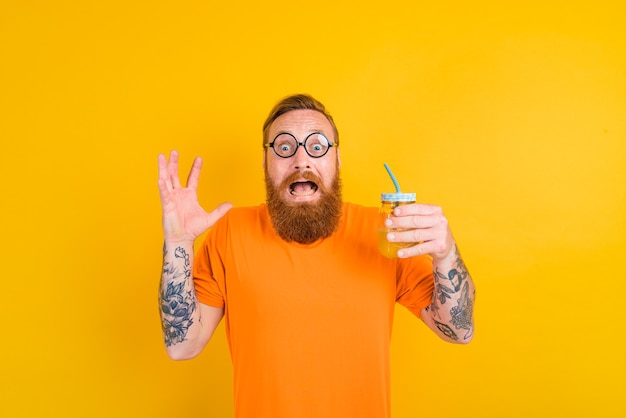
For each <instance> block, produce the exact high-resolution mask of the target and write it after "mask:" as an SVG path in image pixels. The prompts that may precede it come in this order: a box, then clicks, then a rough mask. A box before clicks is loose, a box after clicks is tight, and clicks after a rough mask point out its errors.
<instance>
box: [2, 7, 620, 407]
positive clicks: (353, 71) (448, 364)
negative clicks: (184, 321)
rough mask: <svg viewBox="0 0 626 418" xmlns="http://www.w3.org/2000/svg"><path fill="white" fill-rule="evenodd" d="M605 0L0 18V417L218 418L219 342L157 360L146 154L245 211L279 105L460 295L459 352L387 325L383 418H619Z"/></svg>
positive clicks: (403, 319)
mask: <svg viewBox="0 0 626 418" xmlns="http://www.w3.org/2000/svg"><path fill="white" fill-rule="evenodd" d="M622 3H623V2H619V1H613V0H598V1H584V2H582V1H578V2H556V1H552V2H551V1H545V0H542V1H536V0H530V1H524V2H521V1H517V2H495V1H493V2H491V1H486V0H484V1H473V2H463V1H452V0H448V1H446V0H444V1H428V2H426V1H391V2H379V1H377V2H370V1H365V2H363V1H360V2H352V3H346V2H343V3H342V2H337V1H330V0H322V1H320V2H313V3H298V2H252V1H250V2H244V3H240V2H237V1H231V2H208V1H204V2H203V1H188V0H183V1H179V2H166V1H158V0H157V1H149V2H148V1H120V0H111V1H100V2H89V1H87V2H84V1H56V2H52V1H51V2H44V1H37V0H35V1H20V2H18V1H9V0H2V1H1V3H0V60H1V61H0V83H1V85H0V138H1V142H2V147H1V151H2V154H1V155H2V157H1V163H0V175H1V178H2V186H1V192H0V193H1V196H2V204H1V209H2V216H1V218H0V228H1V237H2V247H1V252H0V254H1V256H0V257H1V258H0V266H2V273H1V277H2V281H1V286H2V287H1V289H2V298H1V300H2V303H1V305H0V306H1V311H2V331H1V335H2V337H1V338H2V340H1V344H2V345H1V346H2V352H1V353H0V354H1V357H0V358H1V360H0V362H1V366H0V397H1V401H0V416H3V417H5V416H6V417H48V416H67V417H111V416H146V417H170V416H174V415H176V416H187V415H194V416H205V417H229V416H232V406H231V404H232V393H231V392H232V388H231V385H232V378H231V365H230V359H229V356H228V351H227V346H226V341H225V338H224V332H223V327H222V326H220V328H219V329H218V332H217V334H216V336H215V338H214V340H213V341H212V343H211V344H210V345H209V346H208V347H207V349H206V350H205V352H204V353H203V354H202V355H201V356H200V357H199V358H197V359H194V360H192V361H188V362H178V363H177V362H172V361H170V360H169V359H168V358H167V357H166V354H165V350H164V348H163V346H162V339H161V331H160V326H159V319H158V313H157V312H158V310H157V303H156V301H157V286H158V281H159V276H160V266H161V245H162V243H161V240H162V236H161V231H160V206H159V199H158V192H157V186H156V178H157V170H156V156H157V154H158V153H160V152H168V151H169V150H170V149H172V148H176V149H178V150H179V151H180V152H181V155H182V166H183V167H184V170H183V171H185V175H186V171H187V167H189V164H190V163H191V160H192V158H193V156H195V155H201V156H203V157H204V158H205V168H204V170H203V173H202V178H201V185H200V194H201V196H200V200H201V202H202V204H203V205H205V206H206V207H207V208H211V207H213V206H215V205H216V204H217V203H219V202H221V201H225V200H229V201H232V202H233V203H235V204H236V205H251V204H257V203H259V202H260V201H262V200H263V199H264V188H263V181H262V169H261V150H260V142H261V139H260V138H261V136H260V135H261V124H262V121H263V119H264V118H265V116H266V114H267V112H268V110H269V109H270V107H271V106H272V105H273V104H274V103H275V101H276V100H277V99H279V98H281V97H283V96H285V95H287V94H290V93H295V92H308V93H311V94H313V95H314V96H316V97H317V98H319V99H320V100H321V101H322V102H324V103H325V104H326V105H327V106H328V108H329V109H330V111H331V112H332V113H333V115H334V117H335V119H336V121H337V123H338V126H339V130H340V135H341V140H342V145H341V152H342V160H343V167H342V174H343V179H344V195H345V198H346V199H348V200H351V201H356V202H359V203H363V204H367V205H375V206H378V204H379V196H380V195H379V194H380V193H381V192H384V191H392V184H391V182H390V180H389V178H388V177H387V174H386V172H385V171H384V168H383V163H384V162H387V163H389V165H390V166H391V167H392V169H393V170H394V172H395V174H396V176H397V177H398V178H399V180H400V183H401V185H402V187H403V189H404V190H405V191H415V192H416V193H417V196H418V200H420V201H421V202H424V203H435V204H439V205H441V206H442V207H443V208H444V210H445V213H446V214H447V216H448V218H449V219H450V223H451V226H452V228H453V231H454V233H455V236H456V238H457V240H458V242H459V245H460V248H461V251H462V253H463V255H464V258H465V260H466V263H467V264H468V266H469V268H470V271H471V273H472V274H473V276H474V279H475V281H476V284H477V289H478V300H477V305H476V313H475V316H476V324H477V331H476V335H475V340H474V342H473V343H472V344H470V345H469V346H453V345H446V344H445V343H443V342H440V341H439V340H437V339H436V337H435V336H434V334H432V333H430V332H428V331H426V330H425V327H424V326H423V325H422V324H421V323H420V322H419V321H418V320H416V319H414V318H413V317H411V316H410V315H409V314H408V313H407V311H406V310H405V309H403V308H398V310H397V317H396V323H395V328H394V336H393V341H392V354H393V363H392V364H393V370H392V373H393V381H392V385H393V387H392V390H393V411H394V417H395V418H401V417H407V418H408V417H417V416H421V417H428V416H456V417H529V416H531V417H570V416H598V417H617V416H626V405H625V403H626V401H625V400H624V394H625V393H626V389H625V383H624V381H625V380H624V373H625V372H626V366H625V352H626V350H625V348H626V347H624V343H623V339H624V338H623V333H624V326H625V319H626V315H625V314H624V305H625V298H626V292H625V290H626V286H625V285H624V282H625V281H626V274H625V273H624V271H625V269H624V261H625V257H624V251H625V249H626V222H625V219H626V193H625V185H626V168H625V167H626V123H625V120H626V117H625V116H626V29H624V21H625V18H626V13H625V10H624V6H621V5H620V4H622ZM452 411H454V412H452Z"/></svg>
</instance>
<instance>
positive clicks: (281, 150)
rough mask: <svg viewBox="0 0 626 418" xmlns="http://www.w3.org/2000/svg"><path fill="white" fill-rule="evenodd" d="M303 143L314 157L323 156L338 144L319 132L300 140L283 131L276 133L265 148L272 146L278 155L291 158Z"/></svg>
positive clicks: (308, 152)
mask: <svg viewBox="0 0 626 418" xmlns="http://www.w3.org/2000/svg"><path fill="white" fill-rule="evenodd" d="M301 145H302V146H303V147H304V150H305V151H306V153H307V154H309V155H310V156H311V157H313V158H320V157H323V156H324V155H326V153H327V152H328V150H329V149H330V148H331V147H334V146H337V144H335V143H334V142H330V141H329V140H328V138H326V137H325V136H324V135H323V134H321V133H319V132H313V133H312V134H310V135H309V136H307V137H306V138H305V139H304V141H303V142H298V140H297V139H296V137H295V136H293V135H292V134H289V133H286V132H283V133H280V134H278V135H276V137H275V138H274V140H273V141H272V142H270V143H269V144H265V148H267V147H270V148H272V149H273V150H274V152H275V153H276V155H278V156H279V157H281V158H289V157H292V156H294V155H295V154H296V151H298V147H299V146H301Z"/></svg>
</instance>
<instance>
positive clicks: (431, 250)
mask: <svg viewBox="0 0 626 418" xmlns="http://www.w3.org/2000/svg"><path fill="white" fill-rule="evenodd" d="M441 247H442V245H441V244H440V243H439V242H438V241H424V242H421V243H418V244H415V245H413V246H411V247H407V248H402V249H400V250H398V257H400V258H408V257H417V256H420V255H424V254H435V253H438V252H440V251H441Z"/></svg>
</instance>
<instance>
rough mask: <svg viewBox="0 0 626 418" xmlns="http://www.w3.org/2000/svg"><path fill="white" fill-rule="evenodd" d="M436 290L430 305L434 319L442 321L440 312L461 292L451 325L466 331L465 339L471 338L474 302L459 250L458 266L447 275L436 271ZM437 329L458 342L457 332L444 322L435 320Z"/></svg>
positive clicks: (451, 315)
mask: <svg viewBox="0 0 626 418" xmlns="http://www.w3.org/2000/svg"><path fill="white" fill-rule="evenodd" d="M434 276H435V289H434V292H433V301H432V303H431V305H430V307H429V308H430V309H431V310H432V315H433V318H438V319H442V317H441V313H440V312H439V310H440V309H441V308H442V305H444V304H446V302H447V301H448V300H449V299H452V295H455V294H457V293H459V292H460V295H459V298H458V299H457V304H456V306H453V307H452V308H451V309H450V317H451V319H450V323H451V325H453V326H454V328H456V329H457V330H465V331H466V332H465V334H464V335H463V339H464V340H466V339H468V338H470V337H471V336H472V334H473V319H472V313H473V302H472V298H471V297H470V295H469V282H468V280H467V278H468V277H469V273H468V272H467V268H466V267H465V263H463V260H462V259H461V255H460V254H459V251H458V249H456V266H455V268H453V269H451V270H450V271H449V272H448V273H447V274H443V273H442V272H441V271H439V270H438V269H435V273H434ZM435 325H436V326H437V328H438V329H439V330H440V331H441V332H442V333H443V334H444V335H446V336H447V337H449V338H451V339H453V340H458V339H459V336H457V334H456V332H455V331H454V330H453V329H452V327H450V326H449V325H446V324H444V323H442V322H439V321H437V320H435Z"/></svg>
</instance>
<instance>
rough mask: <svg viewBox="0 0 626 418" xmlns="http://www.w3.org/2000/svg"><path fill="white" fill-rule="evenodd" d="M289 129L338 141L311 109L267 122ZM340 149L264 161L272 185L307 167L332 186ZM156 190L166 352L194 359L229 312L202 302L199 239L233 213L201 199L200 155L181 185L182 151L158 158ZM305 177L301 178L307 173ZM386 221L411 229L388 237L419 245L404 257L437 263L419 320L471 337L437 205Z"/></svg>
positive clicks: (470, 299)
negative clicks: (196, 268) (196, 277)
mask: <svg viewBox="0 0 626 418" xmlns="http://www.w3.org/2000/svg"><path fill="white" fill-rule="evenodd" d="M281 132H288V133H291V134H292V135H294V136H295V137H296V138H297V139H298V141H304V139H305V138H306V137H307V135H309V134H310V133H313V132H321V133H323V134H324V135H325V136H326V137H327V138H329V140H331V141H333V142H334V141H335V137H334V131H333V129H332V126H331V125H330V123H329V122H328V120H327V119H326V117H325V116H324V115H322V114H321V113H319V112H316V111H314V110H295V111H291V112H288V113H286V114H284V115H281V116H280V117H279V118H277V119H276V120H275V121H274V122H273V123H272V125H271V126H270V131H269V134H270V135H269V137H270V138H272V139H273V138H274V137H275V136H276V135H277V134H278V133H281ZM339 153H340V152H339V148H337V147H332V148H330V150H329V151H328V153H327V154H326V155H325V156H324V157H322V158H312V157H310V156H309V155H308V154H307V153H306V151H305V150H304V148H303V147H298V150H297V152H296V154H295V155H294V156H292V157H291V158H280V157H278V156H277V155H276V154H275V153H274V151H273V150H272V149H270V148H267V149H266V151H265V154H264V160H263V165H264V167H265V168H266V169H267V172H268V174H269V178H270V179H271V180H272V182H273V183H274V185H279V184H280V183H281V182H282V180H284V179H285V178H287V177H288V176H290V175H291V174H293V173H302V172H304V171H310V172H312V173H313V174H315V175H317V176H318V177H319V178H320V179H321V181H322V182H323V183H324V184H325V185H326V187H327V188H330V186H331V183H332V180H333V179H334V177H335V176H336V175H337V174H338V170H339V168H340V165H341V159H340V155H339ZM158 165H159V180H158V186H159V193H160V198H161V205H162V211H163V219H162V221H163V231H164V246H163V271H162V276H161V285H160V290H159V301H160V305H161V310H160V313H161V320H162V324H163V333H164V339H165V345H166V349H167V352H168V355H169V356H170V357H171V358H172V359H176V360H182V359H188V358H192V357H195V356H196V355H198V354H199V353H200V352H201V351H202V349H203V348H204V346H205V345H206V344H207V343H208V342H209V340H210V339H211V336H212V335H213V332H214V331H215V329H216V327H217V325H218V324H219V322H220V320H221V319H222V317H223V315H224V309H223V308H214V307H211V306H207V305H204V304H202V303H200V302H198V300H197V298H196V293H195V289H194V286H193V278H192V277H191V269H192V266H193V257H194V241H195V240H196V238H198V237H199V236H200V235H201V234H203V233H204V232H205V231H206V230H207V229H208V228H210V227H211V226H212V225H213V224H215V222H217V220H219V219H220V218H221V217H222V216H224V215H225V214H226V212H228V210H230V208H231V207H232V205H231V204H230V203H222V204H220V205H218V206H217V207H216V208H215V209H213V210H212V211H210V212H207V211H205V210H204V209H203V208H202V207H201V206H200V205H199V203H198V198H197V187H198V179H199V176H200V171H201V168H202V160H201V159H200V158H196V159H195V160H194V162H193V165H192V167H191V170H190V172H189V175H188V178H187V184H186V186H185V187H183V186H182V185H181V183H180V181H179V173H178V153H177V152H176V151H172V152H171V153H170V156H169V159H167V158H166V157H165V156H164V155H159V157H158ZM301 180H304V178H302V179H301ZM281 193H282V194H283V197H284V198H285V199H286V200H287V201H289V200H291V201H294V202H315V201H317V200H318V199H319V197H320V193H319V192H318V191H312V192H310V193H298V194H295V195H294V194H292V193H290V190H289V187H285V188H284V190H282V191H281ZM387 226H388V227H393V228H407V229H409V230H407V231H403V232H394V233H389V234H388V236H387V238H388V240H389V241H392V242H394V241H398V242H410V243H415V244H416V245H414V246H411V247H408V248H404V249H402V250H399V251H398V256H399V257H401V258H407V257H415V256H420V255H424V254H428V255H430V256H431V257H432V260H433V277H434V284H435V288H434V291H433V298H432V303H431V304H430V305H429V306H428V307H426V308H424V309H423V310H422V312H421V314H420V318H421V319H422V321H424V323H425V324H426V325H427V326H428V327H429V328H430V329H432V330H433V331H434V332H435V333H436V334H437V335H438V336H439V337H441V338H442V339H444V340H446V341H449V342H454V343H467V342H469V341H471V339H472V336H473V332H474V325H473V305H474V299H475V290H474V284H473V281H472V279H471V277H470V275H469V273H468V271H467V269H466V267H465V264H464V263H463V260H462V259H461V256H460V254H459V252H458V249H457V246H456V243H455V240H454V238H453V236H452V233H451V231H450V227H449V225H448V221H447V219H446V217H445V216H444V214H443V211H442V209H441V208H440V207H438V206H433V205H424V204H412V205H405V206H400V207H397V208H395V210H394V216H393V217H392V218H390V219H388V220H387Z"/></svg>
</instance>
